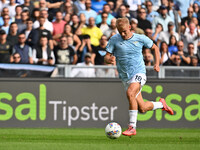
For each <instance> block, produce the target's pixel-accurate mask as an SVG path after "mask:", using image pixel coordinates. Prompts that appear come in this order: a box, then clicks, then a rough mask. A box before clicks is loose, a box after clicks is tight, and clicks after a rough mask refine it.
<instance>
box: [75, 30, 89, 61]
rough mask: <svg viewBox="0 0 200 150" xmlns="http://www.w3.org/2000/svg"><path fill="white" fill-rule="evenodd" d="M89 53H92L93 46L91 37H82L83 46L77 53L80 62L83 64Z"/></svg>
mask: <svg viewBox="0 0 200 150" xmlns="http://www.w3.org/2000/svg"><path fill="white" fill-rule="evenodd" d="M88 52H89V53H92V45H91V40H90V36H89V35H87V34H85V35H83V36H82V40H81V46H80V47H79V49H78V51H77V55H78V62H83V61H84V57H85V54H86V53H88Z"/></svg>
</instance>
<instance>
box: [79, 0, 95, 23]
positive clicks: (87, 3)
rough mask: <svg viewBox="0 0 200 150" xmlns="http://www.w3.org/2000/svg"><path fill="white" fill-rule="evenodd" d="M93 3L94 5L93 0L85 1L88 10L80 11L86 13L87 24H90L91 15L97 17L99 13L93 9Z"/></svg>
mask: <svg viewBox="0 0 200 150" xmlns="http://www.w3.org/2000/svg"><path fill="white" fill-rule="evenodd" d="M91 5H92V3H91V0H86V1H85V7H86V10H83V11H81V12H80V14H81V13H83V14H84V15H85V17H86V24H88V22H89V18H90V17H93V18H94V19H96V17H97V13H96V11H94V10H93V9H91Z"/></svg>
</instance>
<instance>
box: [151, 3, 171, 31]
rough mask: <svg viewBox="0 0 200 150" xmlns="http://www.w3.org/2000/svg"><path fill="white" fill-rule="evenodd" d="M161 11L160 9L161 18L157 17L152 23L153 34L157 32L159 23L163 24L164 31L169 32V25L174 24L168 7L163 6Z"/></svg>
mask: <svg viewBox="0 0 200 150" xmlns="http://www.w3.org/2000/svg"><path fill="white" fill-rule="evenodd" d="M159 9H160V14H159V16H157V17H155V19H154V20H153V22H152V29H153V32H154V31H155V28H156V25H157V24H158V23H160V24H162V26H163V31H167V29H168V23H169V22H173V20H172V18H171V17H170V16H169V15H168V11H167V7H166V6H165V5H161V6H160V8H159ZM174 31H175V29H174Z"/></svg>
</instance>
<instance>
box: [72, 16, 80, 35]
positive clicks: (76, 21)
mask: <svg viewBox="0 0 200 150" xmlns="http://www.w3.org/2000/svg"><path fill="white" fill-rule="evenodd" d="M71 22H72V25H71V27H72V33H73V34H75V33H76V30H77V29H78V27H79V25H80V19H79V17H78V15H76V14H74V15H72V17H71Z"/></svg>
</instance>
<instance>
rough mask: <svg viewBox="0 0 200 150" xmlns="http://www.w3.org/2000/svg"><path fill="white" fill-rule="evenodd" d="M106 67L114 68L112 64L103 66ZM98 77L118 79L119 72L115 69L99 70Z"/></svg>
mask: <svg viewBox="0 0 200 150" xmlns="http://www.w3.org/2000/svg"><path fill="white" fill-rule="evenodd" d="M103 65H104V66H112V65H111V64H106V63H104V64H103ZM95 73H96V77H97V78H116V77H118V72H117V70H116V69H113V68H108V69H107V68H98V69H96V72H95Z"/></svg>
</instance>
